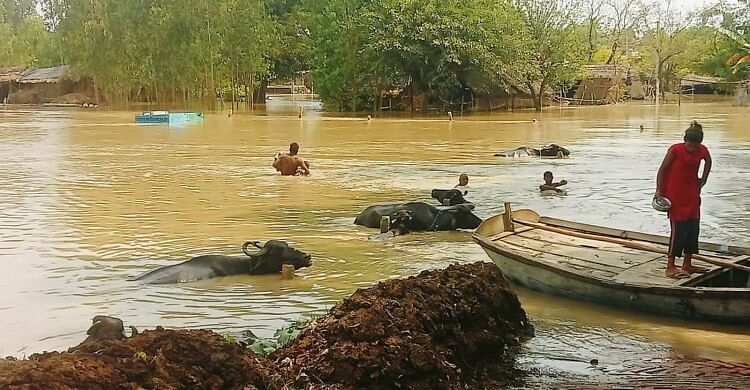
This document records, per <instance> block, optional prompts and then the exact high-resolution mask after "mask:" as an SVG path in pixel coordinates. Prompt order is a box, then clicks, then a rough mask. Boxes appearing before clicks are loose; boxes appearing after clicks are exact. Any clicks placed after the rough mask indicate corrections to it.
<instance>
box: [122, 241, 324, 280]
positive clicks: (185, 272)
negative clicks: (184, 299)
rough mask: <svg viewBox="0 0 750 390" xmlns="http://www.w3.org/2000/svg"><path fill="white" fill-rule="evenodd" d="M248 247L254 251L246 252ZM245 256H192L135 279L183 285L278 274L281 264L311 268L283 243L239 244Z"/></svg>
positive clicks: (303, 255)
mask: <svg viewBox="0 0 750 390" xmlns="http://www.w3.org/2000/svg"><path fill="white" fill-rule="evenodd" d="M250 245H252V246H254V247H256V248H258V249H259V251H258V252H250V251H248V247H249V246H250ZM242 252H244V253H245V256H225V255H204V256H197V257H193V258H192V259H190V260H187V261H184V262H182V263H179V264H173V265H167V266H163V267H159V268H157V269H155V270H151V271H148V272H146V273H144V274H141V275H139V276H136V277H135V278H133V279H132V280H140V281H142V282H144V283H149V284H167V283H184V282H194V281H198V280H205V279H210V278H215V277H219V276H229V275H262V274H270V273H276V272H281V266H282V264H291V265H293V266H294V268H295V269H299V268H303V267H309V266H311V265H312V261H311V260H310V259H311V256H310V255H309V254H307V253H305V252H302V251H300V250H297V249H294V248H292V247H290V246H289V245H288V244H287V243H286V242H284V241H278V240H269V241H267V242H266V243H265V244H264V245H263V246H260V244H259V243H258V242H257V241H248V242H246V243H245V244H244V245H242Z"/></svg>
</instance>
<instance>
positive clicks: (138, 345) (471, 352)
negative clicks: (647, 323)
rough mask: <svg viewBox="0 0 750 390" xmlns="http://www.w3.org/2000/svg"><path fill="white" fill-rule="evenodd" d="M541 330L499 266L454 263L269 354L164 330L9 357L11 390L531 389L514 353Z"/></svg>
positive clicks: (379, 294) (325, 320) (400, 284)
mask: <svg viewBox="0 0 750 390" xmlns="http://www.w3.org/2000/svg"><path fill="white" fill-rule="evenodd" d="M120 326H121V325H120ZM90 333H92V334H98V333H97V332H90ZM532 334H533V329H532V327H531V325H530V323H529V321H528V318H527V317H526V313H525V312H524V311H523V309H522V308H521V305H520V303H519V301H518V298H517V297H516V295H515V293H514V292H513V290H512V289H511V288H510V286H509V285H508V283H507V282H506V281H505V279H504V278H503V276H502V273H501V272H500V270H499V269H498V268H497V267H496V266H494V265H493V264H490V263H474V264H469V265H451V266H449V267H448V268H446V269H444V270H438V271H423V272H421V273H420V274H419V275H417V276H413V277H409V278H405V279H393V280H387V281H384V282H380V283H378V284H377V285H375V286H374V287H371V288H367V289H360V290H358V291H357V292H355V293H354V294H352V296H350V297H349V298H346V299H344V300H343V301H342V302H340V303H339V304H337V305H336V306H334V307H333V308H332V309H331V310H330V311H329V312H328V314H327V315H325V316H323V317H321V318H319V319H317V320H316V321H314V322H313V323H311V324H310V325H309V326H308V327H307V328H305V329H304V330H303V331H302V333H301V334H300V335H299V337H298V338H297V339H295V340H294V341H293V342H292V343H291V344H290V345H288V346H286V347H283V348H281V349H279V350H277V351H276V352H274V353H273V354H271V355H270V356H269V357H268V358H265V357H261V356H258V355H255V354H254V353H253V352H252V351H250V349H247V348H245V347H244V346H242V345H240V344H239V343H237V342H235V341H234V340H232V339H231V338H229V337H223V336H221V335H219V334H217V333H214V332H211V331H207V330H165V329H161V328H157V329H156V330H150V331H145V332H143V333H141V334H137V335H135V336H133V337H131V338H127V339H123V340H87V341H85V342H83V343H82V344H80V345H78V346H76V347H73V348H71V349H69V350H68V351H67V352H45V353H41V354H34V355H31V356H30V357H29V358H28V359H24V360H15V359H8V360H4V361H2V362H0V387H2V388H5V389H15V388H18V389H20V388H29V387H31V388H44V389H50V390H58V389H60V390H62V389H73V388H116V387H119V388H139V386H140V387H145V388H160V389H166V388H174V389H188V388H209V389H245V388H262V389H285V388H311V387H315V388H394V387H406V388H414V389H435V388H462V387H465V386H472V387H477V386H479V387H488V386H489V387H498V386H506V385H509V384H514V383H516V384H517V383H520V382H518V379H519V378H520V376H521V373H520V371H518V370H516V369H515V368H514V362H515V353H516V351H517V350H518V347H519V346H520V344H521V342H522V341H523V340H525V339H527V338H528V337H530V336H531V335H532Z"/></svg>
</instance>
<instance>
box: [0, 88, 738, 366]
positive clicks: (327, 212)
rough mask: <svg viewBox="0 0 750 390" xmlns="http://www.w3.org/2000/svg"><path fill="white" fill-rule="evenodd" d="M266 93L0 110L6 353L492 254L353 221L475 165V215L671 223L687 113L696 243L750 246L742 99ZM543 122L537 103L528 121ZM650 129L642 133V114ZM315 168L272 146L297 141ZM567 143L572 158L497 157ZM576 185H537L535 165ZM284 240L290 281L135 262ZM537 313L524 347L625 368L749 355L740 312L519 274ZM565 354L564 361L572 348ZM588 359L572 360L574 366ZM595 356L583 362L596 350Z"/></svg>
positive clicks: (454, 235)
mask: <svg viewBox="0 0 750 390" xmlns="http://www.w3.org/2000/svg"><path fill="white" fill-rule="evenodd" d="M308 105H309V107H308V108H307V109H306V111H305V116H304V118H303V119H302V120H300V119H297V117H296V115H295V112H296V108H295V106H296V104H291V103H288V102H287V103H285V102H283V101H278V100H277V101H276V102H274V100H272V101H271V103H270V104H269V107H268V108H267V110H266V111H258V112H256V113H254V114H249V113H236V114H235V115H233V116H232V117H227V115H226V113H213V114H208V115H207V117H206V119H205V121H204V122H203V123H202V124H198V125H195V126H187V127H168V126H159V125H156V126H151V125H148V126H144V125H136V124H134V123H133V115H134V114H135V113H134V112H116V111H102V110H91V111H79V110H52V109H30V108H17V107H16V108H11V107H8V108H5V109H3V108H2V107H0V151H1V154H0V156H2V159H0V199H2V202H0V266H2V267H3V270H4V272H3V275H5V277H6V278H7V279H6V280H5V281H4V282H3V283H1V284H0V334H2V335H3V337H2V338H0V355H2V356H6V355H14V356H23V355H28V354H30V353H32V352H38V351H41V350H52V349H64V348H67V347H69V346H71V345H73V344H76V343H78V342H79V341H81V340H82V339H83V338H84V331H85V329H86V328H87V327H88V325H89V324H90V319H91V317H92V316H94V315H95V314H110V315H114V316H118V317H121V318H123V319H125V321H126V323H127V324H133V325H136V326H139V327H153V326H156V325H164V326H173V327H188V328H211V329H214V330H216V331H218V332H222V333H223V332H237V333H239V332H241V331H242V330H244V329H253V331H254V332H255V333H256V334H258V335H259V336H270V335H271V334H272V332H273V330H274V329H276V328H278V327H280V326H281V325H283V324H284V323H285V322H286V321H289V320H294V319H297V318H299V317H300V316H301V315H303V314H305V313H312V312H320V311H323V310H326V309H327V308H329V307H331V306H332V305H333V304H334V302H336V301H337V300H338V299H340V298H341V297H343V296H346V295H348V294H350V293H351V292H353V291H354V290H355V289H357V288H358V287H362V286H368V285H370V284H372V283H373V282H375V281H377V280H381V279H384V278H391V277H398V276H406V275H412V274H414V273H416V272H418V271H419V270H423V269H428V268H437V267H444V266H446V265H448V264H450V263H453V262H474V261H480V260H481V261H484V260H487V257H486V255H485V254H484V252H483V251H482V250H481V249H480V248H479V246H477V245H476V244H474V243H472V242H471V239H470V233H468V232H444V233H421V234H412V235H409V236H403V237H397V238H396V239H393V240H388V241H369V240H367V237H368V236H369V235H371V234H373V233H375V231H373V230H372V229H366V228H362V227H358V226H354V225H353V223H352V222H353V220H354V217H355V216H356V215H357V213H359V212H360V211H361V210H363V209H364V208H365V207H367V206H368V205H371V204H375V203H390V202H399V201H410V200H425V201H428V202H433V201H432V200H430V198H429V197H430V190H431V189H433V188H450V187H453V186H454V185H455V184H456V183H457V181H458V175H459V174H460V173H464V172H465V173H467V174H468V175H469V176H470V183H469V186H470V188H471V190H470V193H469V195H468V196H467V198H468V199H470V200H471V201H473V202H474V203H475V204H476V205H477V210H476V213H477V214H478V215H479V216H481V217H487V216H490V215H492V214H494V213H497V212H498V211H499V210H500V208H501V206H502V204H503V202H505V201H510V202H513V204H514V207H515V208H526V207H528V208H533V209H535V210H537V211H539V212H540V213H541V214H544V215H550V216H556V217H561V218H572V219H576V220H579V221H582V222H588V223H595V224H600V225H607V226H615V227H621V228H627V229H631V230H641V231H646V232H653V233H659V234H666V233H668V225H667V220H666V217H665V216H664V215H663V214H659V213H656V212H655V211H654V210H653V209H652V208H651V206H650V202H651V197H652V195H653V191H654V178H655V175H656V170H657V168H658V165H659V163H660V161H661V158H662V157H663V155H664V152H665V151H666V148H667V147H668V146H669V145H670V144H672V143H675V142H679V141H680V139H681V132H682V130H683V129H684V128H685V127H686V126H687V124H688V123H689V122H690V121H691V120H693V119H696V120H698V121H700V122H701V123H702V124H703V125H704V129H705V131H706V137H705V144H706V145H707V146H708V148H709V149H710V150H711V153H712V155H713V158H714V170H713V171H712V174H711V177H710V179H709V182H708V185H707V186H706V188H705V189H704V191H703V216H702V229H703V230H702V232H701V233H702V239H704V240H707V241H715V242H722V243H731V244H736V245H744V246H750V203H748V202H747V199H748V196H750V186H749V185H748V181H749V180H750V153H748V151H750V131H748V129H747V123H750V112H749V111H748V110H747V109H746V108H744V109H743V108H739V107H732V106H731V105H730V104H728V103H727V104H724V103H711V104H697V103H695V104H683V105H682V106H681V107H677V106H663V107H660V108H658V109H657V108H655V107H652V106H645V105H640V104H629V105H620V106H612V107H592V108H575V109H574V108H563V109H558V108H551V109H549V110H547V111H546V112H545V113H543V114H538V113H534V112H526V111H524V112H516V113H498V114H493V115H483V116H470V117H457V118H456V121H454V122H453V123H452V124H451V123H448V122H447V121H446V120H444V118H442V117H440V118H438V117H432V118H429V117H428V118H422V119H411V118H409V117H408V116H403V117H386V118H375V119H374V120H373V121H372V122H371V123H367V121H365V120H364V119H363V118H359V117H358V118H352V117H341V116H335V115H333V114H323V113H321V112H319V111H316V107H317V105H315V104H314V103H308ZM532 119H537V121H536V122H533V121H532ZM640 125H643V126H644V128H645V131H644V132H643V133H641V132H640V131H639V126H640ZM293 141H297V142H299V143H300V145H301V155H303V157H305V158H306V159H308V160H309V161H310V162H311V165H312V172H313V173H312V175H311V176H310V177H305V178H300V177H280V176H278V175H277V174H276V173H275V171H274V170H273V168H272V167H271V162H272V160H273V156H274V154H275V153H276V152H278V151H281V150H284V149H286V148H287V147H288V144H289V143H290V142H293ZM552 142H554V143H557V144H560V145H562V146H565V147H567V148H568V149H570V150H571V152H572V154H571V158H569V159H565V160H533V159H530V160H519V159H501V158H497V157H493V156H492V154H493V153H494V152H497V151H501V150H506V149H512V148H516V147H518V146H522V145H527V146H535V147H538V146H541V145H543V144H547V143H552ZM546 170H551V171H553V172H554V174H555V176H556V178H559V179H566V180H568V182H569V185H568V186H567V187H568V188H567V193H566V194H565V195H560V196H543V195H540V194H539V193H538V191H537V186H538V184H540V183H541V181H542V173H543V172H544V171H546ZM267 239H283V240H286V241H288V242H290V243H292V244H293V245H294V246H296V247H298V248H300V249H302V250H304V251H306V252H309V253H312V254H313V260H314V264H313V266H312V267H310V268H306V269H303V270H300V271H298V275H299V277H297V278H296V279H295V280H293V281H281V280H280V278H279V277H277V276H243V277H229V278H222V279H212V280H210V281H207V282H201V283H194V284H183V285H176V286H175V285H165V286H150V285H149V286H145V285H142V284H139V283H137V282H129V281H127V280H126V279H127V278H128V277H131V276H134V275H137V274H138V273H140V272H143V271H146V270H149V269H152V268H154V267H157V266H160V265H166V264H170V263H173V262H176V261H182V260H186V259H188V258H190V257H191V256H195V255H200V254H209V253H223V254H238V253H240V245H241V244H242V242H244V241H246V240H267ZM518 292H519V295H520V298H521V302H522V304H523V305H524V307H525V309H526V310H527V311H528V312H529V314H530V316H531V317H532V318H534V320H535V324H536V325H537V329H538V335H539V337H537V338H535V339H533V340H532V341H531V342H530V344H529V346H528V349H529V350H528V351H527V353H526V355H525V358H524V359H526V360H527V361H536V362H537V364H544V361H545V359H548V358H552V359H555V360H557V361H570V362H571V363H570V366H571V367H569V368H570V369H571V370H576V369H578V368H579V366H578V365H579V363H580V362H588V361H589V360H590V359H591V358H594V357H596V358H598V359H599V360H600V361H602V364H605V363H606V364H611V365H617V364H622V362H623V361H626V360H628V359H630V360H632V359H642V358H643V357H644V356H648V357H653V356H660V354H670V353H672V351H676V352H677V353H681V354H687V355H691V356H696V357H703V358H712V359H721V360H728V361H738V362H750V348H749V347H748V346H749V345H750V335H748V330H747V328H745V329H739V328H730V327H719V326H714V325H711V324H705V323H694V322H683V321H676V320H671V319H666V318H660V317H658V316H652V315H649V316H646V315H640V314H636V313H631V312H622V311H617V310H613V309H609V308H605V307H602V306H598V305H591V304H584V303H580V302H575V301H571V300H566V299H559V298H554V297H550V296H548V295H544V294H539V293H536V292H531V291H527V290H524V289H519V290H518ZM565 359H567V360H565ZM576 362H578V363H576ZM584 366H587V364H585V365H584Z"/></svg>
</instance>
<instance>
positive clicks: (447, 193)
mask: <svg viewBox="0 0 750 390" xmlns="http://www.w3.org/2000/svg"><path fill="white" fill-rule="evenodd" d="M431 195H432V197H433V198H434V199H437V201H438V202H440V203H441V204H442V205H443V206H455V205H457V204H463V203H468V201H467V200H466V199H464V194H462V193H461V191H460V190H457V189H455V188H454V189H450V190H432V194H431Z"/></svg>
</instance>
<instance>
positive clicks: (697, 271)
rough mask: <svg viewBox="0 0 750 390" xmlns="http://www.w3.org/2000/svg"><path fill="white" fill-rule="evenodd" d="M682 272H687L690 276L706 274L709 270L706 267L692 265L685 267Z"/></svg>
mask: <svg viewBox="0 0 750 390" xmlns="http://www.w3.org/2000/svg"><path fill="white" fill-rule="evenodd" d="M682 271H684V272H687V273H688V274H705V273H706V272H708V269H707V268H705V267H699V266H697V265H690V266H689V267H687V268H685V267H684V266H683V267H682Z"/></svg>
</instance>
